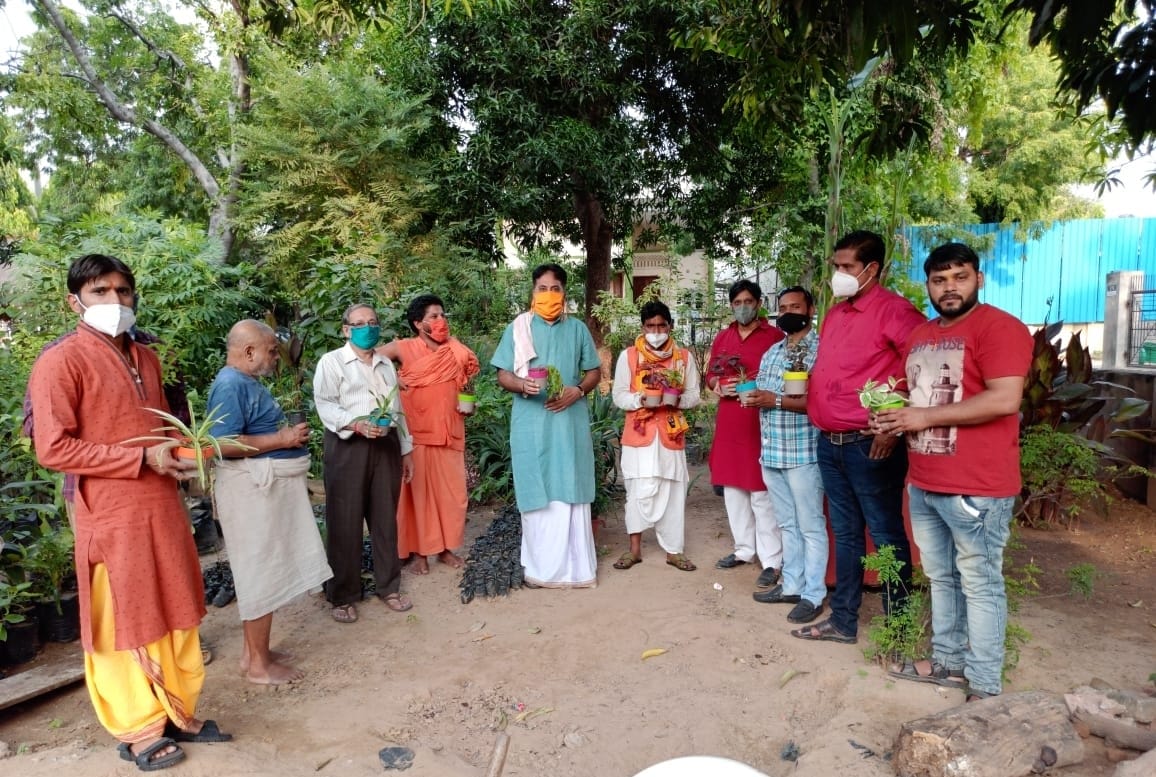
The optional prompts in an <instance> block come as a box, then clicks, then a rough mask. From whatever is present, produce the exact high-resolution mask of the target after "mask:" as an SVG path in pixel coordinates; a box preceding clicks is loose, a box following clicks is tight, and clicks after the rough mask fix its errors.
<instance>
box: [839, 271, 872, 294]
mask: <svg viewBox="0 0 1156 777" xmlns="http://www.w3.org/2000/svg"><path fill="white" fill-rule="evenodd" d="M865 272H867V268H866V267H864V268H863V269H862V270H860V271H859V275H862V274H863V273H865ZM859 275H852V274H851V273H846V272H843V271H842V270H836V271H835V274H834V275H832V276H831V293H832V294H834V295H835V296H836V297H853V296H855V295H856V294H858V293H859Z"/></svg>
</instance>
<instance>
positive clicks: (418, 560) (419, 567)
mask: <svg viewBox="0 0 1156 777" xmlns="http://www.w3.org/2000/svg"><path fill="white" fill-rule="evenodd" d="M410 566H411V567H412V568H413V573H414V574H415V575H428V574H429V562H428V561H426V560H425V556H414V559H413V562H411V563H410Z"/></svg>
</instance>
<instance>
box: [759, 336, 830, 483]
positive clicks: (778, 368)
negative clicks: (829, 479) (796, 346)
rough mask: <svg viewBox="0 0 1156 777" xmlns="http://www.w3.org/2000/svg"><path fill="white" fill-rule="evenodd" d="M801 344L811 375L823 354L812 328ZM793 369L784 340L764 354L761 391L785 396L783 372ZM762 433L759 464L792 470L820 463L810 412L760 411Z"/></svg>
mask: <svg viewBox="0 0 1156 777" xmlns="http://www.w3.org/2000/svg"><path fill="white" fill-rule="evenodd" d="M801 342H802V343H803V344H805V345H806V347H807V355H806V357H805V359H804V364H805V365H806V367H807V371H808V372H810V370H811V368H812V367H814V366H815V355H816V354H817V353H818V352H819V335H818V333H817V332H816V331H815V329H814V328H813V327H812V329H811V331H809V332H807V334H806V335H804V337H803V339H802V341H801ZM790 366H791V365H790V363H789V362H788V361H787V340H780V341H779V342H777V343H775V344H774V345H772V346H771V347H770V349H768V350H767V352H766V353H764V354H763V360H762V361H761V362H760V363H759V376H758V378H757V381H758V384H759V388H760V389H761V390H763V391H773V392H775V393H776V394H781V393H782V391H783V373H784V372H785V371H788V370H789V369H790ZM759 433H760V435H761V437H762V454H761V455H760V457H759V461H760V463H762V465H763V466H764V467H771V468H773V469H791V468H792V467H801V466H803V465H804V464H814V463H815V462H816V461H818V458H817V455H816V448H817V444H818V439H819V430H818V429H816V428H815V427H814V426H812V425H811V422H810V421H809V420H808V419H807V414H806V413H793V412H791V411H790V410H775V409H773V408H769V409H768V408H763V409H762V410H760V411H759Z"/></svg>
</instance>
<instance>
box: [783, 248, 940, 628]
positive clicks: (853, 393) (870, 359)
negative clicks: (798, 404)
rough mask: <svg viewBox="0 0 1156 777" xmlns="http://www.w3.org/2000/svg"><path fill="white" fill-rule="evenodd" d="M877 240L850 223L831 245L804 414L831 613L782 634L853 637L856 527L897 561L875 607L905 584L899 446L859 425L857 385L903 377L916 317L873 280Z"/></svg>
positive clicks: (892, 602)
mask: <svg viewBox="0 0 1156 777" xmlns="http://www.w3.org/2000/svg"><path fill="white" fill-rule="evenodd" d="M885 256H886V250H885V247H884V245H883V238H882V237H880V236H879V235H877V234H875V233H874V232H868V231H866V230H860V231H856V232H852V233H850V234H848V235H847V236H846V237H844V238H843V239H841V240H840V241H839V242H838V243H836V244H835V252H834V254H833V255H832V256H831V264H832V265H833V266H834V268H835V273H834V275H833V276H832V278H831V290H832V292H833V293H834V295H835V296H836V297H845V298H846V299H845V300H844V301H842V302H839V303H838V304H836V305H835V306H833V307H832V308H831V309H830V310H829V311H828V312H827V316H826V318H825V319H824V320H823V324H822V328H821V329H820V331H819V353H818V356H816V358H815V367H814V369H813V370H812V371H811V382H810V389H809V392H808V400H807V415H808V416H809V417H810V419H811V423H813V424H814V425H815V426H816V427H817V428H818V429H819V432H820V434H819V449H818V457H819V472H820V473H821V474H822V477H823V489H824V490H825V491H826V492H827V510H828V513H829V514H830V519H831V532H832V534H834V536H835V591H834V593H832V594H831V597H830V599H829V600H828V604H829V605H830V608H831V617H830V618H828V619H827V620H825V621H822V622H821V623H817V624H815V625H813V626H805V627H803V628H801V629H795V630H794V631H792V632H791V635H792V636H795V637H798V638H800V639H811V640H829V641H832V642H846V643H854V642H855V641H856V639H857V634H858V631H859V605H860V604H861V603H862V601H863V563H862V558H863V556H864V555H866V553H867V540H866V535H865V534H864V529H866V530H867V531H870V532H871V539H872V540H873V541H874V542H875V545H876V547H883V546H884V545H891V546H892V547H894V548H895V558H896V559H897V560H899V561H900V562H901V563H902V564H903V569H902V572H901V576H902V578H903V581H902V582H903V587H902V588H901V589H900V590H888V591H887V592H886V593H885V596H884V600H883V603H884V607H885V608H886V609H887V610H888V611H890V610H891V609H893V608H897V607H898V606H900V605H901V604H902V600H903V594H904V591H905V590H906V587H907V586H908V585H909V584H910V581H911V543H910V542H909V541H908V539H907V533H906V532H905V531H904V529H903V480H904V477H906V475H907V450H906V448H905V447H904V446H903V445H899V444H897V443H899V442H900V440H899V438H898V437H895V436H894V435H875V434H873V433H872V432H871V430H870V429H868V419H867V410H866V409H865V408H864V407H863V406H862V405H861V404H859V394H858V392H859V389H860V388H861V387H862V386H863V384H864V383H866V382H867V381H868V380H874V381H877V382H879V383H884V384H885V383H887V379H888V378H892V377H894V378H896V379H900V378H902V377H903V375H904V367H903V354H904V346H905V344H906V343H907V337H908V335H910V334H911V331H912V330H913V329H915V327H917V326H919V325H920V324H922V323H923V322H924V321H925V320H926V316H924V315H923V314H922V313H920V312H919V311H918V310H917V309H916V308H915V306H914V305H912V304H911V303H910V302H908V301H907V300H906V299H904V298H903V297H901V296H899V295H898V294H896V293H894V292H892V291H888V290H887V289H884V288H883V287H882V286H881V285H880V282H879V274H880V272H882V269H883V260H884V257H885Z"/></svg>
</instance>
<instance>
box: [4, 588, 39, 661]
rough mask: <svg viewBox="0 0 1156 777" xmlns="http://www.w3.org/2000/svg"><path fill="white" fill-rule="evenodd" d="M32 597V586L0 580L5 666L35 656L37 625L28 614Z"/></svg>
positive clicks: (33, 617)
mask: <svg viewBox="0 0 1156 777" xmlns="http://www.w3.org/2000/svg"><path fill="white" fill-rule="evenodd" d="M35 599H36V594H35V593H34V592H33V591H32V583H30V582H24V583H13V582H9V581H7V580H4V581H0V643H3V648H4V658H5V661H6V663H9V664H23V663H24V662H25V661H31V660H32V659H33V658H34V657H35V656H36V648H37V646H38V642H37V632H38V631H39V624H38V623H37V621H36V616H35V615H34V614H33V612H32V607H33V603H34V601H35Z"/></svg>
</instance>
